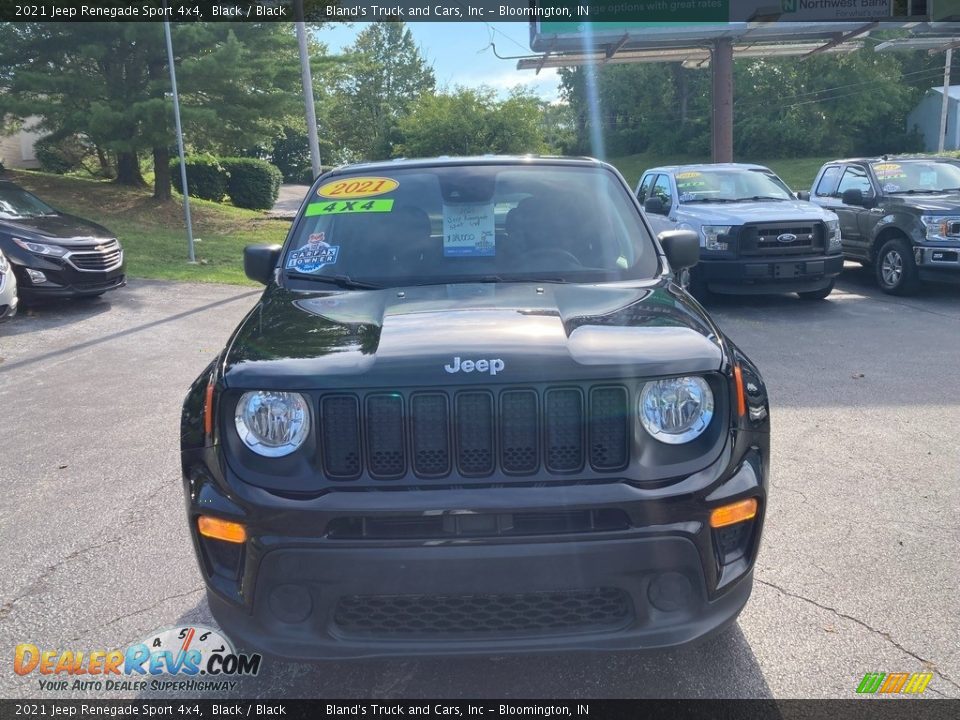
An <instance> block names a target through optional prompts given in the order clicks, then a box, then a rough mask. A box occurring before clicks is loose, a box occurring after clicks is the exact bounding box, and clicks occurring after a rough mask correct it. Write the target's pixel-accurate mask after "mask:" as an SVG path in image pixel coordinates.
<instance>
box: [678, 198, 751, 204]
mask: <svg viewBox="0 0 960 720" xmlns="http://www.w3.org/2000/svg"><path fill="white" fill-rule="evenodd" d="M730 202H741V201H740V200H734V199H733V198H694V199H693V200H684V201H683V204H684V205H689V204H690V203H730Z"/></svg>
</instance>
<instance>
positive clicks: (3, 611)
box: [0, 538, 121, 620]
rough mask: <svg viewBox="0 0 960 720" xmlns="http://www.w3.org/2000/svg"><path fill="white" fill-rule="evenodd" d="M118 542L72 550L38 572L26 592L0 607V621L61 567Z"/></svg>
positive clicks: (118, 540)
mask: <svg viewBox="0 0 960 720" xmlns="http://www.w3.org/2000/svg"><path fill="white" fill-rule="evenodd" d="M120 540H121V538H114V539H113V540H107V541H106V542H103V543H100V544H99V545H91V546H89V547H83V548H80V549H78V550H74V551H73V552H72V553H70V554H69V555H67V556H66V557H64V558H61V559H60V560H58V561H57V562H55V563H54V564H53V565H49V566H48V567H46V568H44V569H43V570H42V571H41V572H40V574H39V575H38V576H37V577H36V579H34V581H33V582H31V583H30V584H29V585H28V586H27V588H26V590H24V591H23V592H22V593H20V594H19V595H17V596H16V597H14V598H12V599H11V600H8V601H7V602H5V603H4V604H3V606H0V620H5V619H6V618H8V617H9V616H10V614H11V613H12V612H13V610H14V606H15V605H16V604H17V603H18V602H20V601H21V600H24V599H25V598H28V597H30V596H31V595H33V594H34V593H36V592H37V591H38V590H40V589H41V588H42V587H43V586H44V585H46V584H47V581H48V580H49V579H50V576H52V575H53V574H54V573H55V572H56V571H57V570H59V569H60V568H61V567H63V566H64V565H66V564H68V563H70V562H73V561H74V560H77V559H79V558H81V557H83V556H84V555H86V554H87V553H91V552H94V551H96V550H101V549H102V548H105V547H108V546H110V545H115V544H117V543H118V542H120Z"/></svg>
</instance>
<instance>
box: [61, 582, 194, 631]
mask: <svg viewBox="0 0 960 720" xmlns="http://www.w3.org/2000/svg"><path fill="white" fill-rule="evenodd" d="M202 590H203V585H201V586H200V587H197V588H194V589H193V590H187V591H186V592H182V593H177V594H175V595H166V596H164V597H162V598H160V599H159V600H157V601H156V602H155V603H153V604H152V605H148V606H147V607H142V608H138V609H136V610H134V611H132V612H128V613H125V614H123V615H118V616H117V617H115V618H111V619H110V620H107V621H106V622H105V623H102V624H101V625H98V626H97V629H102V628H107V627H110V626H111V625H116V624H117V623H118V622H120V621H121V620H126V619H127V618H132V617H134V616H135V615H142V614H143V613H145V612H149V611H151V610H153V609H155V608H158V607H160V606H161V605H163V604H164V603H166V602H170V601H171V600H179V599H180V598H185V597H189V596H190V595H195V594H196V593H198V592H201V591H202ZM86 635H87V633H86V632H83V633H80V635H78V636H77V637H75V638H71V639H70V642H76V641H77V640H80V639H82V638H84V637H86Z"/></svg>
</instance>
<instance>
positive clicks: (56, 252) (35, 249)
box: [13, 238, 67, 257]
mask: <svg viewBox="0 0 960 720" xmlns="http://www.w3.org/2000/svg"><path fill="white" fill-rule="evenodd" d="M13 241H14V242H15V243H16V244H17V245H19V246H20V247H22V248H23V249H24V250H29V251H30V252H32V253H36V254H37V255H50V256H51V257H63V256H64V255H66V254H67V250H66V248H62V247H60V246H59V245H44V244H43V243H36V242H30V241H29V240H21V239H20V238H13Z"/></svg>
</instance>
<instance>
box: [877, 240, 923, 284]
mask: <svg viewBox="0 0 960 720" xmlns="http://www.w3.org/2000/svg"><path fill="white" fill-rule="evenodd" d="M876 275H877V284H878V285H879V286H880V289H881V290H883V291H884V292H885V293H888V294H890V295H910V294H911V293H913V292H915V291H916V289H917V266H916V264H915V263H914V261H913V253H912V252H911V251H910V245H909V243H907V241H906V240H903V239H901V238H893V239H892V240H887V241H886V242H885V243H884V244H883V245H881V246H880V252H878V253H877V262H876Z"/></svg>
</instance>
